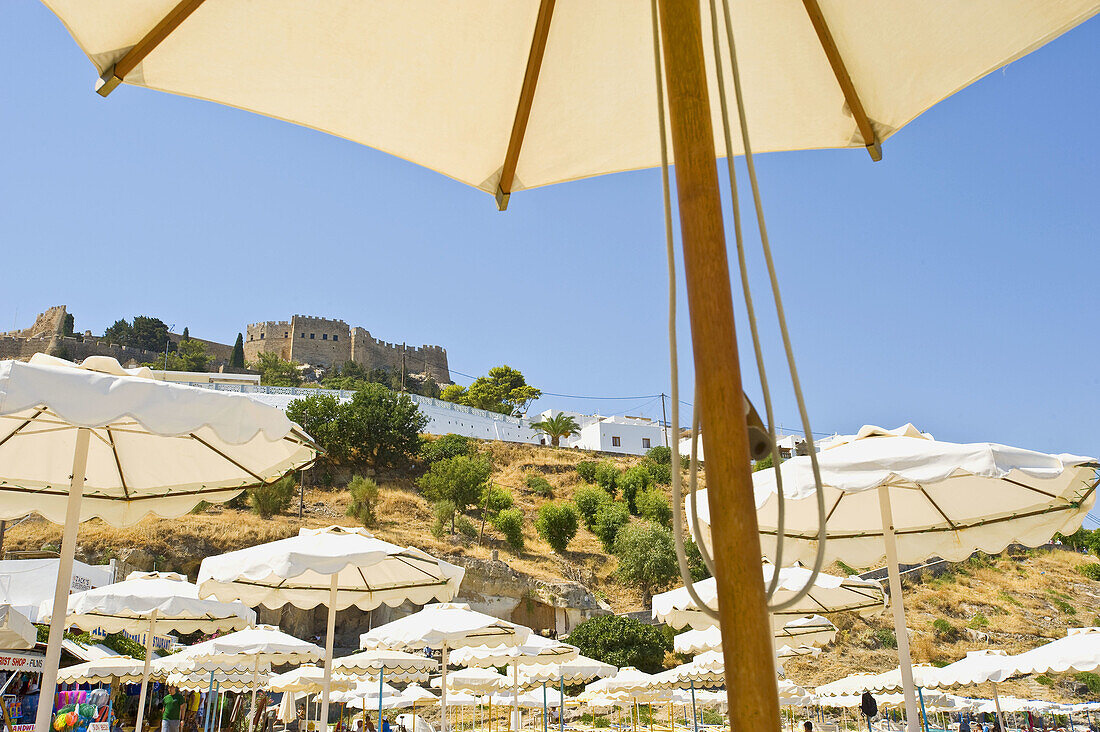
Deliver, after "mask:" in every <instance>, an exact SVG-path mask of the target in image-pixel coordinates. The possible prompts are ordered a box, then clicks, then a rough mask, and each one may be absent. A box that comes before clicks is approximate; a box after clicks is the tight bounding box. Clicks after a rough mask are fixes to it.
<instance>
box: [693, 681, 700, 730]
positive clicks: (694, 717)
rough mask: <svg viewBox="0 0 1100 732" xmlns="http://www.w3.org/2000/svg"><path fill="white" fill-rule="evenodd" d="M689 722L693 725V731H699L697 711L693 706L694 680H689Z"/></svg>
mask: <svg viewBox="0 0 1100 732" xmlns="http://www.w3.org/2000/svg"><path fill="white" fill-rule="evenodd" d="M691 723H692V724H693V725H694V726H695V732H699V712H698V711H697V710H696V708H695V680H694V679H693V680H692V681H691Z"/></svg>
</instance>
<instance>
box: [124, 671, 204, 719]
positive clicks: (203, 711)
mask: <svg viewBox="0 0 1100 732" xmlns="http://www.w3.org/2000/svg"><path fill="white" fill-rule="evenodd" d="M213 694H214V671H213V669H211V671H210V686H208V687H207V688H206V705H205V706H204V707H203V711H202V729H203V732H210V730H211V728H212V726H211V724H210V716H211V713H212V711H213V709H214V701H213ZM108 732H109V731H108Z"/></svg>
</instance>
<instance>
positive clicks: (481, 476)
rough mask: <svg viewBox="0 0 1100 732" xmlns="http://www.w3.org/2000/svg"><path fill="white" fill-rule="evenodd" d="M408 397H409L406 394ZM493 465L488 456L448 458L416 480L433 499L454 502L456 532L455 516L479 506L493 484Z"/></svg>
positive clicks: (452, 519) (452, 516)
mask: <svg viewBox="0 0 1100 732" xmlns="http://www.w3.org/2000/svg"><path fill="white" fill-rule="evenodd" d="M404 398H405V399H408V397H404ZM492 473H493V466H492V464H491V463H490V462H489V460H488V458H485V457H481V456H477V457H471V456H468V455H457V456H455V457H453V458H444V459H443V460H439V461H437V462H435V463H432V466H431V467H430V468H428V472H427V473H425V474H424V475H423V476H421V478H420V479H419V480H418V481H417V482H416V483H417V485H418V486H420V489H421V490H422V491H423V492H424V495H425V496H426V497H427V498H428V500H431V501H436V502H439V501H449V502H450V503H452V504H453V505H454V512H453V513H451V516H450V521H451V533H452V534H453V533H454V531H455V515H456V514H458V513H464V512H465V511H466V509H467V508H468V507H470V506H473V505H475V504H476V503H477V502H478V500H479V499H480V498H481V497H482V495H483V494H484V492H485V489H486V488H488V487H489V476H490V475H492Z"/></svg>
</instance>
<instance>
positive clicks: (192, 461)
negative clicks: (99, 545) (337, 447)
mask: <svg viewBox="0 0 1100 732" xmlns="http://www.w3.org/2000/svg"><path fill="white" fill-rule="evenodd" d="M146 371H148V370H147V369H146ZM118 374H123V375H118ZM81 427H86V428H90V429H91V430H92V438H91V440H90V444H89V447H88V466H87V469H86V471H85V473H86V477H85V483H84V495H83V498H82V499H81V502H80V520H81V521H86V520H88V519H90V518H96V517H98V518H101V519H103V520H104V521H106V522H107V523H108V524H111V525H112V526H116V527H121V526H128V525H130V524H134V523H136V522H137V521H139V520H140V519H142V518H143V517H145V516H147V515H149V514H156V515H158V516H163V517H166V518H173V517H176V516H180V515H182V514H185V513H187V512H188V511H190V510H191V509H192V508H194V507H195V505H196V504H198V503H199V501H210V502H223V501H227V500H229V499H230V498H232V497H233V496H235V495H237V494H238V493H240V492H241V489H242V488H244V487H245V486H249V485H254V484H256V483H260V482H265V481H271V480H274V479H276V478H279V477H281V476H282V475H284V474H285V473H287V472H289V471H291V470H294V469H297V468H299V467H301V466H303V465H306V464H308V463H310V462H312V461H313V459H314V457H315V456H316V449H315V446H314V444H313V441H312V440H311V439H310V438H309V436H308V435H306V434H305V433H304V432H303V431H302V430H301V428H299V427H298V426H297V425H295V424H294V423H293V422H291V421H290V420H289V419H287V418H286V415H284V414H283V413H282V412H281V411H279V410H278V409H276V408H274V407H269V406H267V405H264V404H260V403H259V402H256V401H254V400H252V399H249V398H248V397H247V396H245V395H243V394H232V393H229V392H218V391H209V390H206V389H196V388H194V387H189V386H182V385H179V384H169V383H165V382H162V381H154V380H153V379H152V378H147V377H142V376H131V375H128V374H126V372H125V371H124V370H123V369H122V368H121V367H120V366H119V365H118V362H117V361H115V360H114V359H109V358H105V357H102V356H98V357H92V358H89V359H85V361H84V363H83V364H81V366H77V365H76V364H73V363H70V362H68V361H63V360H61V359H57V358H53V357H50V356H45V355H44V354H36V355H35V356H34V357H33V358H32V359H31V361H30V362H29V363H23V362H20V361H0V477H2V481H0V496H2V500H0V519H13V518H19V517H21V516H25V515H27V514H29V513H38V514H40V515H42V516H43V517H45V518H46V519H48V520H50V521H52V522H54V523H64V522H65V511H66V502H67V500H68V493H69V482H70V477H71V476H70V474H71V472H72V467H73V455H74V450H75V445H76V433H77V429H78V428H81ZM181 437H183V438H185V439H181Z"/></svg>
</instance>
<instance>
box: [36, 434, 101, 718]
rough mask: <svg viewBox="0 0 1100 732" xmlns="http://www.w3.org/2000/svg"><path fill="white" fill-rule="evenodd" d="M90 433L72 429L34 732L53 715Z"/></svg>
mask: <svg viewBox="0 0 1100 732" xmlns="http://www.w3.org/2000/svg"><path fill="white" fill-rule="evenodd" d="M91 436H92V431H91V430H90V429H87V428H85V427H81V428H80V429H78V430H77V431H76V447H75V449H74V450H73V472H72V478H71V479H70V481H69V498H68V501H67V502H66V504H65V529H64V531H63V532H62V534H61V559H60V561H59V562H58V563H57V583H56V584H55V585H54V592H53V613H51V614H50V636H49V640H48V641H47V643H46V658H45V659H44V660H43V664H42V683H41V684H40V685H39V695H38V712H37V713H36V714H35V718H34V732H49V730H50V722H51V721H52V717H53V700H54V697H55V696H56V695H57V669H58V667H59V666H60V665H61V640H62V638H64V636H65V616H66V614H67V613H68V609H69V591H70V589H71V588H72V583H73V559H74V558H75V556H76V534H77V531H78V529H79V527H80V499H81V498H82V497H83V496H84V473H85V472H86V470H87V468H88V444H89V442H90V440H91Z"/></svg>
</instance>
